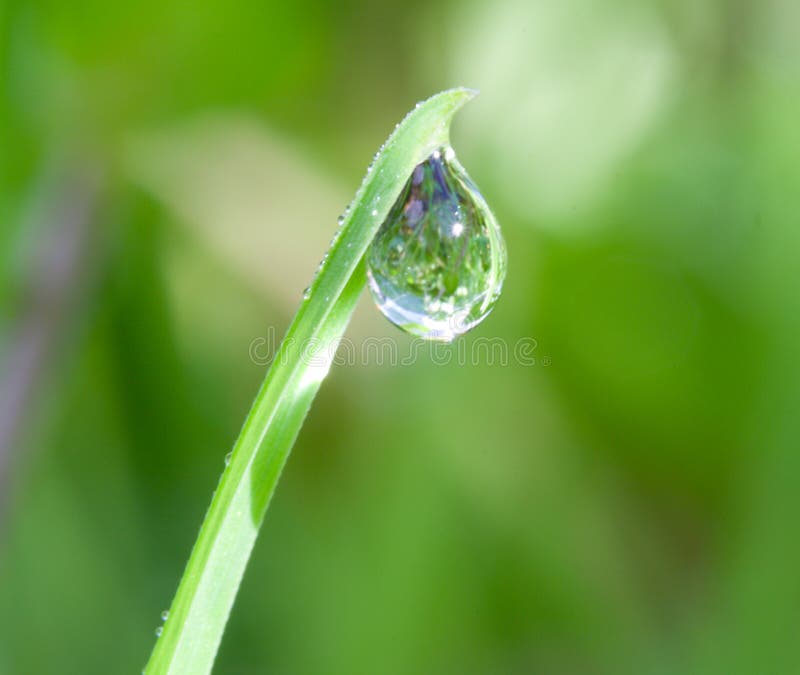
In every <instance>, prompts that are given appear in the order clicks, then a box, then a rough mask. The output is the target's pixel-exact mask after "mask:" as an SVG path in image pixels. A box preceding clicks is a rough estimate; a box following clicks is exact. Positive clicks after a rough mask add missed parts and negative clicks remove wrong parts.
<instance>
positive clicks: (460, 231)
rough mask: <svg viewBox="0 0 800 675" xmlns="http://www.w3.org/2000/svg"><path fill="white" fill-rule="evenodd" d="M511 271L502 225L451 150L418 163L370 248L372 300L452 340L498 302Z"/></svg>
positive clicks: (427, 333) (433, 336) (410, 328)
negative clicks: (506, 276)
mask: <svg viewBox="0 0 800 675" xmlns="http://www.w3.org/2000/svg"><path fill="white" fill-rule="evenodd" d="M505 274H506V247H505V243H504V241H503V236H502V234H501V232H500V226H499V225H498V223H497V220H496V219H495V217H494V215H493V214H492V212H491V210H490V209H489V206H488V205H487V204H486V201H485V200H484V198H483V196H482V195H481V193H480V191H479V190H478V188H477V187H476V186H475V184H474V183H473V182H472V179H470V177H469V176H468V175H467V172H466V171H465V170H464V168H463V167H462V166H461V165H460V164H459V163H458V160H457V159H456V157H455V153H454V152H453V150H452V148H449V147H447V148H441V149H439V150H437V151H436V152H434V153H433V154H432V155H431V156H430V157H428V159H426V160H425V161H424V162H422V163H421V164H418V165H417V166H416V167H415V168H414V171H413V172H412V174H411V176H410V177H409V179H408V182H407V183H406V184H405V186H404V188H403V190H402V192H401V193H400V196H399V197H398V199H397V201H396V202H395V204H394V206H392V208H391V210H390V211H389V215H388V216H387V217H386V220H385V221H384V223H383V225H381V227H380V229H379V231H378V234H377V235H376V236H375V239H374V240H373V241H372V244H371V245H370V249H369V251H368V253H367V277H368V280H369V288H370V292H371V293H372V297H373V298H374V300H375V303H376V304H377V305H378V308H379V309H380V310H381V312H383V314H384V316H386V318H387V319H389V321H391V322H392V323H393V324H395V325H396V326H398V327H400V328H402V329H403V330H405V331H407V332H408V333H411V334H412V335H416V336H418V337H422V338H426V339H430V340H440V341H444V342H450V341H451V340H453V339H454V338H456V337H457V336H459V335H461V334H463V333H466V332H467V331H468V330H470V329H471V328H474V327H475V326H477V325H478V324H479V323H480V322H481V321H483V319H485V318H486V316H487V315H488V314H489V312H490V311H491V310H492V308H493V307H494V305H495V303H496V302H497V299H498V298H499V297H500V292H501V290H502V287H503V280H504V279H505Z"/></svg>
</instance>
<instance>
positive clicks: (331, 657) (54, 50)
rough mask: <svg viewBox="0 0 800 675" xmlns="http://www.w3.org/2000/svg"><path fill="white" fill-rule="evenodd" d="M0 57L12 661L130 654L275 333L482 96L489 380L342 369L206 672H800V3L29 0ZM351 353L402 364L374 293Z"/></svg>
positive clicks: (66, 663)
mask: <svg viewBox="0 0 800 675" xmlns="http://www.w3.org/2000/svg"><path fill="white" fill-rule="evenodd" d="M0 35H2V42H1V43H0V44H2V50H0V68H1V69H2V70H1V71H0V72H2V77H0V83H2V89H0V92H2V93H0V96H1V97H2V98H1V99H0V254H1V256H0V302H1V304H0V307H1V308H2V311H1V312H0V394H1V395H0V424H1V425H2V427H0V441H2V443H1V444H0V504H1V506H0V673H2V674H3V675H5V674H6V673H7V674H9V675H27V674H28V673H37V674H38V673H59V674H69V673H81V674H82V675H85V674H86V673H103V674H106V673H117V672H119V673H125V672H138V671H137V669H140V668H141V667H142V666H143V664H144V662H145V660H146V658H147V655H148V653H149V651H150V648H151V646H152V642H153V640H154V639H155V634H154V631H155V628H156V626H157V625H158V623H159V615H160V613H161V611H162V610H163V609H164V608H165V607H166V606H167V605H168V604H169V601H170V599H171V597H172V594H173V592H174V590H175V585H176V583H177V580H178V578H179V576H180V573H181V571H182V569H183V565H184V564H185V561H186V558H187V556H188V553H189V550H190V547H191V544H192V541H193V540H194V537H195V534H196V532H197V527H198V526H199V524H200V521H201V518H202V515H203V513H204V509H205V508H206V505H207V503H208V499H209V497H210V494H211V492H212V490H213V488H214V486H215V484H216V480H217V478H218V476H219V474H220V472H221V470H222V468H223V459H224V456H225V454H226V453H227V452H228V451H229V449H230V446H231V444H232V442H233V440H234V438H235V436H236V434H237V431H238V429H239V425H240V424H241V421H242V419H243V416H244V414H245V412H246V410H247V408H248V406H249V404H250V401H251V400H252V397H253V395H254V394H255V391H256V388H257V386H258V383H259V382H260V380H261V378H262V377H263V373H264V366H263V365H259V364H257V363H254V362H253V360H252V359H251V353H250V351H251V346H252V344H253V341H254V340H257V339H259V338H263V337H264V336H265V335H268V334H269V332H270V330H273V331H275V333H276V334H277V336H278V337H279V336H280V335H282V334H283V331H284V330H285V327H286V326H287V324H288V321H289V318H290V317H291V314H292V312H293V311H294V308H295V307H296V306H297V304H298V302H299V300H300V297H301V293H302V289H303V287H304V286H305V285H306V284H307V282H308V280H309V279H310V278H311V276H312V274H313V271H314V269H315V266H316V264H317V262H318V260H319V258H320V257H321V255H322V253H323V252H324V250H325V248H326V246H327V242H328V240H329V239H330V237H331V235H332V234H333V232H334V230H335V227H336V217H337V215H338V214H339V212H340V211H341V210H342V209H343V208H344V206H345V204H346V202H347V200H348V198H349V197H350V195H351V193H352V192H353V190H354V189H355V187H356V186H357V184H358V181H359V180H360V177H361V175H362V173H363V170H364V168H365V166H366V164H367V162H368V160H369V158H370V157H371V156H372V153H374V151H375V149H376V148H377V145H378V144H379V143H380V142H381V140H382V139H383V138H384V137H385V136H386V134H387V133H388V131H389V129H390V127H391V124H393V123H394V121H396V120H397V119H398V118H399V116H400V115H402V113H403V112H404V111H405V110H406V109H407V108H408V107H409V104H410V103H411V102H413V101H415V100H417V99H420V98H423V97H425V96H427V95H429V94H430V93H432V92H433V91H436V90H439V89H442V88H444V87H447V86H452V85H459V84H463V85H467V86H474V87H477V88H480V89H481V91H482V94H481V96H480V97H479V98H478V99H476V101H475V102H474V103H472V104H471V106H470V107H469V109H467V110H466V111H465V112H464V113H463V114H462V116H461V117H460V121H457V122H456V126H455V129H454V132H453V139H454V144H455V147H456V150H457V151H458V153H459V155H460V157H461V160H462V161H463V163H464V164H465V166H466V167H467V169H468V170H469V171H470V174H471V175H472V176H473V177H474V178H475V180H476V182H477V183H478V184H479V185H480V186H481V187H482V188H483V191H484V194H485V196H486V197H487V200H488V201H489V203H490V204H492V205H493V207H494V209H495V211H496V214H497V216H498V219H499V220H500V222H501V224H502V226H503V230H504V233H505V236H506V239H507V242H508V248H509V274H508V278H507V281H506V289H505V292H504V295H503V297H502V299H501V300H500V302H499V304H498V306H497V308H496V310H495V311H494V313H493V314H492V316H491V317H490V318H489V319H488V320H487V321H486V322H485V323H484V324H483V325H482V326H481V327H480V328H479V329H477V330H476V331H475V333H474V334H471V335H469V336H467V337H466V338H464V340H465V343H464V344H465V345H466V348H467V353H471V352H477V353H479V354H481V355H482V356H481V358H480V359H478V362H477V363H476V364H473V365H461V364H460V363H459V362H458V360H457V359H455V358H451V359H450V361H449V363H446V364H444V363H443V361H446V360H447V359H442V358H441V354H439V355H438V356H437V355H436V354H431V353H428V352H427V351H423V352H421V354H420V358H418V359H417V361H416V363H414V364H413V365H411V366H408V365H406V366H401V365H397V366H392V365H390V364H388V363H383V364H380V363H378V362H377V359H375V358H374V357H373V358H371V359H370V360H369V363H366V364H361V363H359V364H357V365H351V366H341V367H338V368H334V369H333V371H332V373H331V376H330V377H329V381H328V382H326V383H325V385H324V386H323V388H322V390H321V392H320V396H319V398H318V400H317V401H316V403H315V406H314V408H313V410H312V412H311V415H310V416H309V419H308V421H307V424H306V426H305V429H304V430H303V432H302V434H301V436H300V439H299V441H298V444H297V447H296V448H295V451H294V453H293V456H292V459H291V461H290V462H289V464H288V467H287V470H286V472H285V475H284V479H283V484H282V486H281V488H280V490H278V494H277V497H276V499H275V500H274V503H273V505H272V507H271V509H270V512H269V515H268V518H267V520H266V524H265V528H264V531H263V533H262V536H261V540H260V543H259V544H258V546H257V549H256V551H255V555H254V557H253V560H252V561H251V565H250V568H249V570H248V574H247V576H246V577H245V581H244V585H243V588H242V592H241V594H240V597H239V601H238V604H237V606H236V607H235V609H234V613H233V615H232V619H231V623H230V626H229V629H228V632H227V634H226V636H225V639H224V641H223V645H222V651H221V653H220V658H219V660H218V664H217V670H218V672H221V673H237V674H238V673H256V672H279V673H298V674H306V673H308V674H312V673H313V674H316V673H320V674H329V673H331V674H332V673H347V674H354V673H382V674H387V675H392V674H395V673H397V674H398V675H399V674H408V673H458V674H460V675H463V674H471V673H475V674H478V673H492V674H494V673H548V674H572V673H576V674H577V673H581V674H582V675H585V674H592V673H613V674H615V675H617V674H620V673H637V674H642V673H653V674H659V675H661V674H674V673H702V674H703V675H706V674H708V675H714V674H717V673H718V674H720V675H723V674H724V675H732V674H733V675H735V674H738V673H742V674H743V675H744V674H746V675H753V674H754V673H758V674H759V675H761V674H771V673H775V674H776V675H778V674H779V675H785V674H787V673H793V672H800V649H799V648H798V646H797V645H798V640H797V633H798V625H800V616H798V609H797V608H798V607H800V576H798V574H797V570H798V569H800V537H798V534H797V522H798V519H799V518H800V491H798V489H797V485H798V484H800V453H798V449H797V431H796V429H797V423H796V410H797V409H798V406H800V384H798V383H800V358H798V356H799V355H798V347H797V345H798V338H799V337H800V335H799V334H798V333H799V332H800V331H798V323H799V322H800V319H799V318H798V317H800V306H798V305H799V304H800V303H799V302H798V300H799V299H800V294H798V283H797V281H796V278H795V277H796V269H797V263H798V258H799V256H800V235H799V234H798V233H799V232H800V223H799V222H798V218H799V217H798V213H800V208H799V207H800V197H798V189H797V186H798V185H800V127H799V126H798V124H797V120H798V119H800V6H798V5H797V3H793V2H788V1H786V0H768V1H767V2H760V3H756V2H754V1H753V0H709V1H708V2H702V3H698V2H694V1H690V0H646V1H645V2H631V1H630V0H568V1H567V2H560V3H527V2H521V1H517V0H509V1H508V2H497V3H489V2H470V3H455V2H444V3H435V4H433V5H431V4H430V3H427V4H426V3H421V2H411V3H403V4H402V5H397V4H394V5H393V4H385V5H384V4H376V3H364V2H343V3H335V4H330V3H326V2H321V1H319V0H317V1H314V2H311V3H310V4H309V3H305V4H302V5H292V4H288V3H263V2H256V1H255V0H232V2H227V3H220V2H213V1H208V0H203V1H202V2H200V3H194V4H192V5H189V4H186V3H178V2H158V3H156V2H149V1H146V2H143V3H137V4H136V5H125V6H123V5H115V4H113V3H112V4H109V3H100V2H86V1H81V2H78V3H71V4H65V3H57V2H44V1H42V2H32V1H23V0H8V1H7V2H5V3H3V5H2V6H0ZM349 336H350V337H351V338H352V339H353V340H354V341H355V342H356V343H357V344H361V343H362V341H363V340H364V339H365V338H368V337H392V338H394V339H395V340H396V341H397V344H398V345H399V349H400V353H401V354H403V353H406V352H405V351H404V350H408V349H410V348H411V342H410V340H409V339H408V338H406V337H405V336H403V335H400V334H398V333H397V332H396V331H395V330H394V329H393V328H392V327H391V326H390V325H388V324H387V323H386V322H385V321H384V320H383V319H382V317H380V316H379V314H378V313H377V312H376V311H375V310H374V308H373V307H371V306H370V303H369V302H368V301H367V299H365V301H364V302H363V304H362V307H360V308H359V310H358V311H357V314H356V316H355V318H354V321H353V324H352V327H351V330H350V332H349ZM489 338H491V339H494V338H499V339H501V340H502V341H503V342H504V344H506V345H508V346H510V347H512V348H513V345H515V344H517V343H518V342H519V340H520V339H531V340H533V341H535V342H532V343H531V344H535V345H536V348H535V349H534V350H533V352H532V354H533V357H534V361H535V363H534V364H533V365H530V364H529V362H528V361H525V363H522V362H521V361H520V360H519V359H515V358H514V357H513V356H514V355H513V352H510V357H511V358H509V360H508V363H507V364H506V365H502V363H499V362H498V361H497V360H495V361H494V362H492V361H491V359H490V358H489V357H488V353H489V352H488V351H483V350H481V349H478V346H480V345H481V344H485V342H484V343H482V342H481V341H482V340H483V341H485V340H486V339H489ZM453 349H455V347H454V348H453ZM451 355H452V354H451Z"/></svg>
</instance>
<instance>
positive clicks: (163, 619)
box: [161, 609, 169, 621]
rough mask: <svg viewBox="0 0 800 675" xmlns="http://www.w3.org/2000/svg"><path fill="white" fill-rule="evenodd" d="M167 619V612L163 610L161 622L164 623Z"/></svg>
mask: <svg viewBox="0 0 800 675" xmlns="http://www.w3.org/2000/svg"><path fill="white" fill-rule="evenodd" d="M167 619H169V610H168V609H165V610H164V611H163V612H161V620H162V621H166V620H167Z"/></svg>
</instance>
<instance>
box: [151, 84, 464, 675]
mask: <svg viewBox="0 0 800 675" xmlns="http://www.w3.org/2000/svg"><path fill="white" fill-rule="evenodd" d="M474 95H475V92H474V91H471V90H468V89H451V90H448V91H444V92H441V93H439V94H437V95H436V96H433V97H431V98H429V99H428V100H427V101H424V102H423V103H420V104H418V105H417V107H416V108H415V109H414V110H412V111H411V112H410V113H409V114H408V115H407V116H406V118H405V119H404V120H403V122H402V123H401V124H400V125H399V126H398V127H397V128H396V129H395V131H394V133H393V134H392V135H391V136H390V137H389V139H388V140H387V142H386V144H385V146H384V147H383V149H382V150H381V151H380V153H379V154H378V155H377V156H376V159H375V162H374V163H373V165H372V168H371V170H370V171H368V172H367V175H366V177H365V178H364V181H363V182H362V184H361V187H360V188H359V190H358V192H357V193H356V196H355V199H354V200H353V203H352V205H351V209H350V211H349V212H348V214H347V216H346V217H345V220H344V222H343V224H342V228H341V231H340V235H339V236H338V237H337V238H336V239H335V241H334V242H333V243H332V244H331V247H330V250H329V252H328V255H327V257H326V259H325V262H324V263H323V264H322V266H321V267H320V269H319V271H318V273H317V275H316V277H315V278H314V281H313V282H312V284H311V287H310V290H309V292H308V293H307V297H306V298H305V299H304V301H303V302H302V304H301V306H300V309H299V310H298V312H297V314H296V315H295V318H294V320H293V321H292V324H291V326H290V327H289V330H288V331H287V333H286V337H285V338H284V339H283V342H282V343H281V346H280V348H279V349H278V352H277V354H276V355H275V359H274V361H273V363H272V366H271V368H270V369H269V372H268V373H267V376H266V378H265V379H264V383H263V384H262V385H261V389H260V390H259V392H258V395H257V396H256V399H255V401H254V403H253V407H252V408H251V410H250V413H249V414H248V416H247V419H246V420H245V423H244V426H243V427H242V430H241V432H240V434H239V438H238V440H237V441H236V444H235V446H234V449H233V453H232V456H231V460H230V462H229V465H228V467H227V468H226V469H225V471H224V472H223V474H222V478H221V479H220V483H219V486H218V487H217V491H216V492H215V494H214V497H213V498H212V500H211V506H210V507H209V509H208V512H207V513H206V517H205V520H204V521H203V525H202V527H201V528H200V533H199V534H198V537H197V541H196V542H195V545H194V549H193V550H192V554H191V556H190V557H189V562H188V564H187V566H186V570H185V571H184V574H183V578H182V579H181V582H180V585H179V586H178V591H177V593H176V595H175V599H174V600H173V602H172V607H171V608H170V611H169V619H168V620H167V622H166V623H165V624H164V630H163V633H162V635H161V636H160V637H159V639H158V641H157V642H156V646H155V648H154V649H153V653H152V655H151V656H150V661H149V662H148V664H147V668H146V670H145V672H146V673H147V675H163V674H166V673H169V674H170V675H179V674H180V675H189V674H191V675H200V674H202V673H209V672H210V671H211V668H212V666H213V663H214V657H215V656H216V653H217V649H218V647H219V643H220V640H221V639H222V633H223V631H224V629H225V624H226V622H227V620H228V615H229V614H230V611H231V607H232V606H233V602H234V600H235V598H236V593H237V591H238V589H239V584H240V582H241V579H242V576H243V574H244V570H245V567H246V566H247V561H248V559H249V557H250V552H251V551H252V549H253V544H254V543H255V539H256V536H257V535H258V529H259V527H260V525H261V521H262V520H263V518H264V513H265V512H266V510H267V506H268V505H269V501H270V499H271V497H272V494H273V492H274V491H275V486H276V485H277V483H278V479H279V478H280V474H281V470H282V469H283V466H284V464H285V463H286V458H287V457H288V456H289V452H290V451H291V449H292V445H293V444H294V441H295V439H296V438H297V434H298V433H299V431H300V427H301V426H302V424H303V420H304V419H305V416H306V414H307V413H308V409H309V407H310V406H311V402H312V400H313V399H314V396H315V394H316V393H317V390H318V389H319V385H320V383H321V382H322V380H323V379H324V378H325V375H327V372H328V368H329V367H330V364H331V359H332V358H333V353H334V351H335V347H336V344H337V343H338V341H339V339H340V338H341V337H342V335H343V334H344V331H345V328H346V327H347V323H348V322H349V320H350V315H351V314H352V312H353V309H354V307H355V305H356V302H357V300H358V297H359V295H360V294H361V291H362V289H363V288H364V284H365V271H364V254H365V252H366V250H367V248H368V247H369V244H370V242H371V241H372V239H373V237H374V236H375V233H376V232H377V230H378V227H380V225H381V223H382V222H383V220H384V219H385V218H386V215H387V213H388V211H389V209H390V208H391V206H392V204H393V203H394V201H395V200H396V199H397V197H398V195H399V194H400V191H401V190H402V188H403V185H404V184H405V182H406V180H407V179H408V176H410V175H411V172H412V171H413V169H414V167H415V166H416V165H417V164H419V163H420V162H422V161H423V160H424V159H426V158H427V157H428V156H429V155H430V154H431V153H432V152H433V151H434V150H436V149H437V148H439V147H441V146H445V145H448V143H449V138H448V136H449V128H450V120H451V118H452V116H453V114H454V113H455V112H456V110H458V109H459V108H460V107H461V106H462V105H463V104H464V103H465V102H467V101H468V100H469V99H470V98H472V97H473V96H474Z"/></svg>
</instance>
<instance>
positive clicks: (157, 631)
mask: <svg viewBox="0 0 800 675" xmlns="http://www.w3.org/2000/svg"><path fill="white" fill-rule="evenodd" d="M163 632H164V627H163V626H159V627H158V628H156V637H161V633H163Z"/></svg>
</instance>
